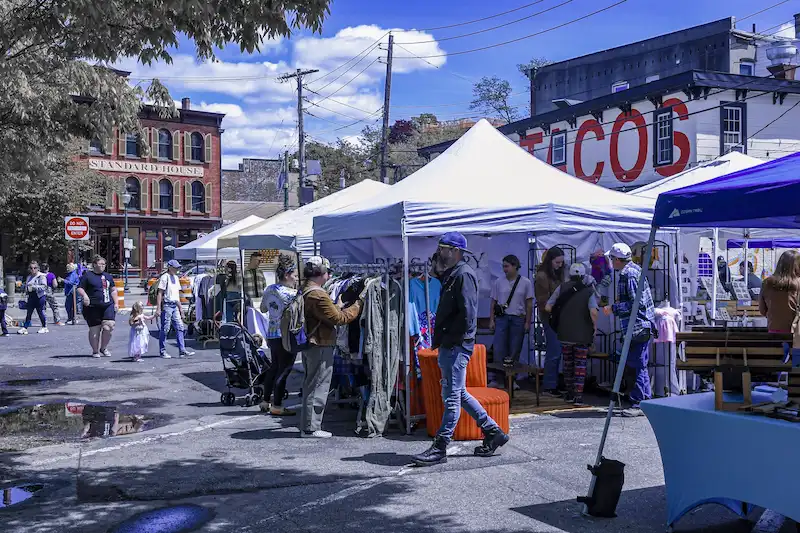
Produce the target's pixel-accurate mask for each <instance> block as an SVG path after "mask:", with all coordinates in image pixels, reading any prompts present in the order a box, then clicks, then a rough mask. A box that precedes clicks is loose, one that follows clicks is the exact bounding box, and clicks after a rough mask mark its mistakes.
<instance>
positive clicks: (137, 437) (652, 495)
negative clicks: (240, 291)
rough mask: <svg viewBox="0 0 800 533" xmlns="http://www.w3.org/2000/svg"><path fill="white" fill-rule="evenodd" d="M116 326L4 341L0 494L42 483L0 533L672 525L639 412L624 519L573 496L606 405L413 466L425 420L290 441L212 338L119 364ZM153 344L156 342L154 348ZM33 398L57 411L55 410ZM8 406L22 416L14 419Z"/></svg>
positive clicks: (689, 519) (339, 418) (534, 421)
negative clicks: (590, 508) (106, 345)
mask: <svg viewBox="0 0 800 533" xmlns="http://www.w3.org/2000/svg"><path fill="white" fill-rule="evenodd" d="M126 321H127V315H120V316H119V317H118V324H117V330H116V332H115V336H114V340H113V343H112V357H111V358H103V359H92V358H91V357H90V356H89V349H88V343H87V340H86V333H87V329H86V326H85V325H83V324H81V325H78V326H63V327H55V326H52V327H51V328H50V333H49V334H44V335H38V334H36V333H32V334H30V335H27V336H19V335H12V336H10V337H7V338H0V409H2V411H0V429H2V428H5V433H3V434H0V451H2V453H1V454H0V489H3V488H8V487H12V486H15V487H21V486H28V487H30V486H35V487H36V488H37V490H36V491H35V492H32V493H31V494H32V495H31V497H30V498H28V499H26V500H25V501H23V502H21V503H18V504H15V505H11V506H8V507H5V506H4V507H2V508H0V531H3V532H8V533H23V532H37V533H51V532H52V533H56V532H58V533H61V532H73V531H74V532H82V533H91V532H114V531H120V532H122V531H142V532H144V531H148V532H161V531H164V532H166V531H190V530H197V531H203V532H262V531H287V532H288V531H306V532H316V531H377V530H380V531H392V532H395V531H396V532H405V531H408V532H415V533H439V532H453V533H462V532H463V533H467V532H487V533H488V532H496V531H507V532H541V533H545V532H549V533H564V532H566V533H594V532H612V531H613V532H622V531H624V532H631V533H655V532H659V533H660V532H663V531H665V518H666V511H665V499H664V476H663V471H662V468H661V460H660V455H659V451H658V446H657V443H656V441H655V438H654V436H653V433H652V431H651V429H650V426H649V424H648V422H647V419H646V418H644V417H641V418H636V419H614V422H613V424H612V429H611V433H610V436H609V441H608V446H607V449H606V456H607V457H610V458H614V459H618V460H620V461H622V462H624V463H625V464H626V465H627V466H626V470H625V488H624V492H623V495H622V499H621V502H620V505H619V507H618V511H617V512H618V515H619V516H618V517H617V518H614V519H596V518H587V517H584V516H582V515H581V514H580V511H581V506H580V505H579V504H578V503H577V502H576V501H575V498H576V496H578V495H581V494H585V493H586V490H587V488H588V485H589V481H590V475H589V472H588V471H587V469H586V465H587V464H589V463H591V462H593V460H594V455H595V454H596V450H597V445H598V442H599V440H600V435H601V432H602V424H603V419H602V418H601V415H600V414H599V413H595V412H582V413H570V414H555V415H541V416H519V417H514V418H513V419H512V421H511V424H512V430H511V435H512V440H511V442H510V443H509V445H507V446H506V447H504V448H503V449H502V450H501V453H500V454H499V455H497V456H495V457H492V458H477V457H474V456H472V448H473V447H474V446H475V443H463V442H456V443H454V444H453V445H451V447H450V449H449V451H448V453H449V455H450V457H449V461H448V462H447V464H444V465H440V466H436V467H431V468H426V469H420V468H413V467H410V466H409V459H408V457H409V455H411V454H414V453H417V452H419V451H422V450H423V449H425V448H426V446H427V445H428V438H427V436H426V435H425V432H424V430H417V431H416V432H414V434H412V435H410V436H404V435H401V433H400V432H399V431H398V430H397V429H393V430H391V431H390V432H388V433H387V434H386V435H385V436H384V437H382V438H376V439H364V438H359V437H357V436H355V435H354V433H353V429H354V428H355V418H356V412H355V411H354V410H352V409H349V408H341V407H339V406H329V408H328V411H327V413H326V422H325V424H324V425H325V427H326V429H328V430H330V431H332V432H333V433H334V437H333V438H332V439H330V440H324V441H323V440H315V439H300V438H299V434H298V430H297V425H296V424H297V421H296V420H295V418H297V417H286V418H278V417H272V416H270V415H266V414H262V413H260V412H259V410H258V409H257V408H254V407H250V408H247V407H244V406H243V405H241V403H239V404H237V405H235V406H223V405H221V404H220V402H219V396H220V393H221V392H222V391H224V390H225V380H224V376H223V374H222V372H221V361H220V357H219V352H218V349H217V348H216V346H210V347H209V349H202V346H197V345H194V344H190V346H192V347H193V349H195V350H196V351H197V354H196V355H195V356H194V357H192V358H188V359H178V358H174V359H169V360H164V359H160V358H158V357H155V356H154V357H149V358H146V359H145V360H144V362H143V363H133V362H129V361H128V360H127V357H126V356H127V337H128V327H127V323H126ZM170 342H171V344H172V346H171V347H170V350H171V351H172V353H173V355H176V354H177V349H176V348H175V347H174V340H171V341H170ZM157 352H158V349H157V340H156V339H155V338H153V339H152V341H151V345H150V353H151V354H154V355H155V354H157ZM301 378H302V375H301V365H299V364H298V365H296V367H295V371H294V373H293V375H292V377H291V379H290V387H289V388H290V391H292V395H291V396H290V398H289V400H287V404H288V405H289V406H291V405H295V404H297V402H298V400H297V391H298V389H299V384H300V380H301ZM79 404H89V405H105V406H114V407H116V408H117V409H118V410H119V412H120V413H122V415H124V416H129V417H130V416H134V415H135V416H134V420H137V421H139V422H137V423H138V424H139V425H138V426H137V430H138V431H137V432H134V433H132V434H128V435H122V436H114V437H108V438H81V431H82V429H83V424H81V423H80V421H79V420H80V417H78V418H77V419H75V418H74V417H70V416H69V414H70V408H69V407H70V406H73V407H74V406H75V405H79ZM36 405H44V406H51V407H52V413H54V414H50V415H47V416H50V418H47V417H46V416H45V415H44V414H43V413H45V412H48V413H49V411H46V409H45V408H43V407H37V408H34V407H33V406H36ZM11 413H22V414H23V415H24V416H17V417H16V418H14V423H13V424H11V423H10V422H9V420H10V418H9V415H10V414H11ZM64 413H66V415H65V414H64ZM65 416H66V418H65ZM4 419H5V420H6V423H5V426H3V425H2V424H3V420H4ZM75 420H78V422H75ZM141 421H143V423H142V422H141ZM676 431H680V428H676ZM688 442H690V438H689V436H687V443H688ZM687 445H688V444H687ZM8 493H9V494H13V492H12V491H9V492H8ZM154 511H155V512H154ZM147 513H151V514H147ZM170 513H172V514H170ZM176 516H177V517H178V518H175V517H176ZM171 520H172V522H170V521H171ZM167 524H172V525H169V526H168V525H167ZM175 524H178V526H176V525H175ZM180 524H182V526H181V525H180ZM162 526H163V528H161V527H162ZM179 526H180V527H184V529H179V528H178V527H179ZM169 527H172V528H173V529H169ZM754 528H756V529H757V530H759V531H773V532H777V531H781V532H782V533H787V532H790V531H791V532H794V531H795V526H794V524H792V523H789V522H788V521H786V523H784V522H783V521H781V520H780V519H779V518H778V519H776V518H775V517H773V516H770V513H769V512H767V513H764V512H763V510H760V509H759V510H756V511H754V512H753V513H752V514H751V516H750V517H749V520H737V518H736V517H735V516H734V515H732V514H731V513H730V512H729V511H727V510H724V509H722V508H721V507H716V506H706V507H701V508H699V509H697V510H696V511H694V512H692V513H690V514H689V515H688V516H686V517H685V518H684V519H682V520H681V521H680V522H679V523H678V525H677V527H676V528H675V530H676V531H682V532H708V533H740V532H741V533H749V532H750V531H753V530H754ZM759 528H760V529H759ZM764 528H766V529H764Z"/></svg>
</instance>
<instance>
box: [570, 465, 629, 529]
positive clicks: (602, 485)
mask: <svg viewBox="0 0 800 533" xmlns="http://www.w3.org/2000/svg"><path fill="white" fill-rule="evenodd" d="M588 468H589V471H590V472H591V473H592V474H593V475H594V477H595V478H596V481H595V484H594V492H593V493H592V496H591V497H586V496H579V497H578V502H579V503H585V504H586V506H587V508H588V513H589V514H590V515H591V516H598V517H601V518H616V517H617V505H618V504H619V498H620V496H621V495H622V486H623V485H624V484H625V463H622V462H620V461H615V460H613V459H606V458H605V457H601V458H600V464H599V465H598V466H592V465H589V466H588Z"/></svg>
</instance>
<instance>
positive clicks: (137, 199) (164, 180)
mask: <svg viewBox="0 0 800 533" xmlns="http://www.w3.org/2000/svg"><path fill="white" fill-rule="evenodd" d="M223 116H224V115H221V114H217V113H207V112H204V111H196V110H193V109H191V104H190V101H189V99H188V98H184V99H183V101H182V103H181V109H179V115H178V116H176V117H174V118H171V119H167V120H164V119H162V118H160V117H159V116H158V113H157V111H156V110H155V109H154V108H152V107H149V106H146V107H144V108H143V109H142V111H141V112H140V114H139V117H140V121H141V125H142V127H143V129H144V133H145V134H144V136H142V137H141V138H140V137H138V136H136V135H134V134H129V133H126V132H121V131H117V130H116V129H115V131H114V138H113V139H109V140H107V141H105V142H100V141H98V140H95V141H92V142H91V143H89V146H88V147H87V152H86V155H85V156H82V158H81V159H82V160H85V161H86V164H87V165H88V166H89V168H91V169H94V170H97V171H99V172H102V173H103V174H105V175H107V176H110V177H113V178H115V179H119V180H120V181H122V182H124V183H125V187H126V190H127V191H128V193H129V194H130V195H131V200H130V202H129V203H128V238H129V239H132V241H133V246H134V249H133V251H132V252H131V256H130V266H129V276H130V277H139V276H142V275H144V274H147V273H148V271H150V273H152V271H155V270H158V269H160V268H161V265H162V264H163V262H165V261H167V260H169V259H170V258H171V257H172V249H173V248H177V247H179V246H182V245H184V244H186V243H188V242H190V241H192V240H194V239H196V238H197V235H198V233H207V232H210V231H213V230H214V229H216V228H218V227H219V226H220V225H221V223H222V213H221V203H222V202H221V186H220V185H221V180H220V176H221V148H222V144H221V134H222V131H223V130H222V128H221V125H222V118H223ZM148 147H149V155H148V156H146V155H145V154H146V153H148V150H147V148H148ZM87 215H88V216H89V225H90V232H91V236H92V237H91V244H92V246H93V252H94V253H99V254H100V255H102V256H103V257H105V258H106V259H107V260H108V266H109V271H111V272H112V273H115V274H117V273H120V272H121V271H122V268H123V267H122V265H123V264H124V251H123V238H124V232H125V230H124V219H125V209H124V205H123V202H122V199H121V195H119V194H110V195H109V197H108V198H107V199H106V202H105V205H104V206H97V207H95V208H93V209H92V210H91V211H90V212H89V213H87Z"/></svg>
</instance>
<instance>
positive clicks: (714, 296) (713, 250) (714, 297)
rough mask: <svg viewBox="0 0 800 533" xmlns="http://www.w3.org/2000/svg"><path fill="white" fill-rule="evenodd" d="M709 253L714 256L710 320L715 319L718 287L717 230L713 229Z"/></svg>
mask: <svg viewBox="0 0 800 533" xmlns="http://www.w3.org/2000/svg"><path fill="white" fill-rule="evenodd" d="M711 253H712V255H713V256H714V261H713V263H712V264H713V265H714V269H713V271H712V272H713V284H712V289H711V318H712V320H716V319H717V298H718V297H719V295H718V294H717V285H719V266H718V265H717V255H718V254H719V228H714V236H713V241H712V246H711ZM727 265H728V263H727V262H726V263H725V268H727V267H728V266H727Z"/></svg>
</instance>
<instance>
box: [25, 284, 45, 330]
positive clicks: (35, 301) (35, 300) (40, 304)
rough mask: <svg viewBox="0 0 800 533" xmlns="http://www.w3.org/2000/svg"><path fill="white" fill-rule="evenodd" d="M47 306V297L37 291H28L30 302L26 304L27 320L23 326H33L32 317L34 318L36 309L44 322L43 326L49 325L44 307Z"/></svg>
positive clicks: (26, 327)
mask: <svg viewBox="0 0 800 533" xmlns="http://www.w3.org/2000/svg"><path fill="white" fill-rule="evenodd" d="M46 306H47V297H45V296H44V295H42V296H37V295H36V293H35V292H30V293H28V302H27V305H26V306H25V322H24V323H23V324H22V326H23V327H24V328H25V329H28V328H29V327H31V318H33V313H34V311H35V312H36V314H37V315H39V320H40V321H41V322H42V327H43V328H44V327H47V319H46V318H45V316H44V309H45V307H46Z"/></svg>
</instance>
